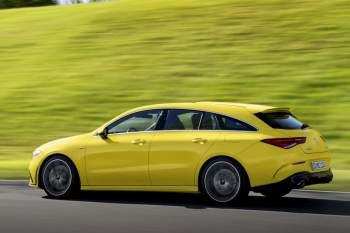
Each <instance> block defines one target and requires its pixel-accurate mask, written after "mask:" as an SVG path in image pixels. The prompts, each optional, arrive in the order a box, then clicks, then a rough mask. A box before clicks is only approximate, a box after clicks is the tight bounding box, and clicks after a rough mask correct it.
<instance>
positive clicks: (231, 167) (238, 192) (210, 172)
mask: <svg viewBox="0 0 350 233" xmlns="http://www.w3.org/2000/svg"><path fill="white" fill-rule="evenodd" d="M200 181H201V191H202V192H203V193H204V194H205V195H206V196H207V197H209V199H211V200H212V201H215V202H218V203H229V202H232V201H235V200H238V199H242V198H244V197H246V196H247V195H248V192H249V183H248V180H247V177H246V176H245V173H244V171H243V169H242V168H241V167H240V166H239V165H238V164H236V163H234V162H233V161H231V160H229V159H226V158H218V159H214V160H212V161H210V162H209V163H208V164H207V165H206V166H205V168H204V170H203V172H202V175H201V180H200Z"/></svg>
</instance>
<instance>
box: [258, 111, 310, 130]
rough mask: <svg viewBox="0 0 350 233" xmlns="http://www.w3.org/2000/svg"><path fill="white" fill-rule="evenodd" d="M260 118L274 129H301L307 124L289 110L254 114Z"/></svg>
mask: <svg viewBox="0 0 350 233" xmlns="http://www.w3.org/2000/svg"><path fill="white" fill-rule="evenodd" d="M255 115H256V116H257V117H258V118H260V120H262V121H264V122H265V123H266V124H268V125H269V126H271V127H272V128H275V129H303V128H306V127H307V125H306V124H303V123H302V122H301V121H299V120H298V119H297V118H296V117H295V116H293V115H292V114H291V113H289V112H272V113H262V112H261V113H257V114H255Z"/></svg>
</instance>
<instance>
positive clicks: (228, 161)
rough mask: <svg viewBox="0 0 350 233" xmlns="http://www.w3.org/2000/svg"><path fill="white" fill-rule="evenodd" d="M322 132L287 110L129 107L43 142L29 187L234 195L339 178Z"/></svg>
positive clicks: (51, 192) (55, 191)
mask: <svg viewBox="0 0 350 233" xmlns="http://www.w3.org/2000/svg"><path fill="white" fill-rule="evenodd" d="M330 160H331V158H330V154H329V151H328V149H327V146H326V143H325V141H324V138H323V137H322V136H321V135H320V134H319V133H318V132H317V131H316V130H314V129H312V128H311V127H310V126H308V125H306V124H304V123H302V122H301V121H300V120H298V119H297V118H296V117H295V116H294V115H293V114H292V113H291V112H290V110H289V109H288V108H275V107H270V106H263V105H249V104H235V103H220V102H198V103H171V104H158V105H151V106H146V107H140V108H136V109H133V110H130V111H127V112H125V113H123V114H121V115H119V116H118V117H116V118H115V119H113V120H111V121H110V122H108V123H106V124H104V125H102V126H101V127H99V128H98V129H96V130H95V131H93V132H90V133H87V134H83V135H78V136H74V137H69V138H64V139H60V140H56V141H52V142H49V143H47V144H45V145H42V146H40V147H39V148H37V149H36V150H35V151H34V152H33V159H32V161H31V163H30V166H29V171H30V185H31V186H34V187H39V188H42V189H44V190H45V191H46V193H47V195H48V196H50V197H53V198H67V197H71V196H72V195H73V194H75V193H76V192H78V191H80V190H96V191H97V190H104V191H112V190H123V191H160V192H163V191H164V192H190V193H197V192H200V193H203V194H204V195H206V196H207V197H208V198H209V199H211V200H213V201H215V202H220V203H227V202H231V201H237V200H239V199H241V198H244V197H245V196H247V195H248V192H249V191H254V192H259V193H262V194H263V195H265V196H267V197H271V198H278V197H282V196H284V195H286V194H287V193H289V192H290V191H291V190H292V189H297V188H302V187H304V186H305V185H312V184H319V183H328V182H330V181H331V180H332V172H331V169H330Z"/></svg>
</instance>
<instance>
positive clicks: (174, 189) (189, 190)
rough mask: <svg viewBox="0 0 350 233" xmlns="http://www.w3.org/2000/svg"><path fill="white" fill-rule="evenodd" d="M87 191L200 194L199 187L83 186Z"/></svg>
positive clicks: (82, 188)
mask: <svg viewBox="0 0 350 233" xmlns="http://www.w3.org/2000/svg"><path fill="white" fill-rule="evenodd" d="M81 190H85V191H149V192H180V193H199V190H198V187H197V186H88V185H85V186H81Z"/></svg>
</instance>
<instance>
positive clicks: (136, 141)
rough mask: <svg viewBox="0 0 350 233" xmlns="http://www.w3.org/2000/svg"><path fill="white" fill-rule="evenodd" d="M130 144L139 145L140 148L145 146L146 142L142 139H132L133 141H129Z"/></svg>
mask: <svg viewBox="0 0 350 233" xmlns="http://www.w3.org/2000/svg"><path fill="white" fill-rule="evenodd" d="M131 143H132V144H135V145H140V146H141V145H143V144H145V143H146V141H145V140H143V139H134V140H132V141H131Z"/></svg>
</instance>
